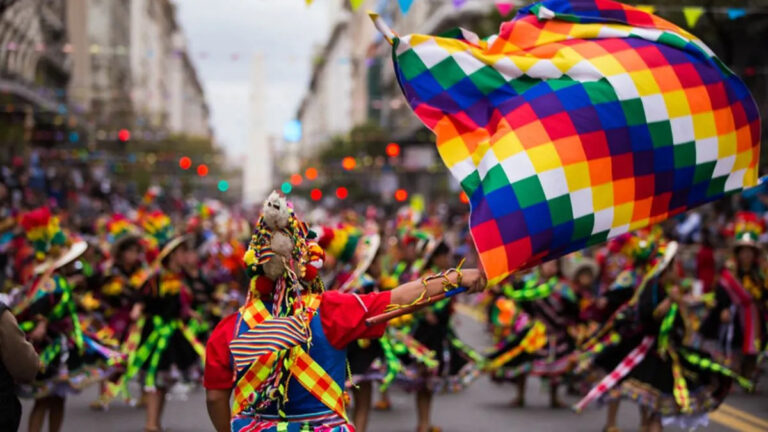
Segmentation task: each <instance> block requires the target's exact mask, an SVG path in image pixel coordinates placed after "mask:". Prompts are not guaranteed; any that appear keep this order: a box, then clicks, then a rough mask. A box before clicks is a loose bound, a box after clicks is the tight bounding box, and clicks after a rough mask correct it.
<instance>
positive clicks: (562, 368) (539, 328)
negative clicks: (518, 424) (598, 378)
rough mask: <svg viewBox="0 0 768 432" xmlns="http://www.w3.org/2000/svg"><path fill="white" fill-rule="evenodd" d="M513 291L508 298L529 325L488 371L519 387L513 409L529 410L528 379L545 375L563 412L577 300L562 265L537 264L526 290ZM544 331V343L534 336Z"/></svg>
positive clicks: (551, 396) (491, 361) (553, 402)
mask: <svg viewBox="0 0 768 432" xmlns="http://www.w3.org/2000/svg"><path fill="white" fill-rule="evenodd" d="M511 288H512V290H511V291H510V292H509V293H508V294H507V295H508V296H509V297H510V298H512V299H513V300H515V301H516V303H517V305H518V306H519V307H520V308H522V309H523V310H525V312H526V314H527V315H528V316H529V317H530V320H531V323H530V324H529V325H528V326H526V327H524V329H523V331H522V332H521V333H518V334H515V335H513V337H511V338H508V339H507V340H505V341H504V342H502V343H501V344H499V345H498V348H497V349H496V351H494V352H493V353H492V354H491V355H489V356H488V361H489V366H488V367H487V368H486V370H488V371H490V372H492V374H493V376H494V377H495V378H496V380H497V381H513V382H516V383H517V390H518V394H517V399H516V400H514V401H513V402H512V406H515V407H523V406H525V389H526V382H527V377H528V375H534V376H541V377H546V378H547V379H548V380H549V404H550V406H551V407H552V408H561V407H563V406H564V405H563V403H562V402H560V399H559V397H558V393H557V392H558V387H559V383H560V379H561V377H562V376H563V375H564V374H565V373H567V372H568V371H569V368H570V360H569V356H570V354H571V352H572V351H573V349H574V348H575V341H574V339H573V336H572V335H571V334H570V333H569V331H568V330H569V327H571V326H573V325H574V324H575V323H577V322H578V320H579V306H578V299H577V297H576V295H575V294H574V293H573V291H572V290H571V288H570V287H569V286H568V283H567V281H566V280H565V279H564V278H563V277H562V274H561V271H560V264H559V262H558V261H549V262H546V263H543V264H541V265H539V267H538V269H537V271H535V272H533V273H532V274H531V276H530V277H529V278H528V279H527V280H526V281H525V282H524V284H523V286H522V287H514V286H512V287H511ZM542 332H543V333H544V334H545V335H546V340H545V341H544V340H542V339H541V338H539V337H537V336H536V335H537V333H542ZM521 348H522V349H521ZM512 353H514V355H511V354H512Z"/></svg>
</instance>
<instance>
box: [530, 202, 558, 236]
mask: <svg viewBox="0 0 768 432" xmlns="http://www.w3.org/2000/svg"><path fill="white" fill-rule="evenodd" d="M523 214H524V215H525V223H526V225H528V231H529V232H530V233H531V234H536V233H540V232H542V231H544V230H546V229H548V228H550V227H551V226H552V218H551V216H550V214H549V205H547V202H546V201H544V202H540V203H538V204H534V205H532V206H530V207H527V208H525V209H523Z"/></svg>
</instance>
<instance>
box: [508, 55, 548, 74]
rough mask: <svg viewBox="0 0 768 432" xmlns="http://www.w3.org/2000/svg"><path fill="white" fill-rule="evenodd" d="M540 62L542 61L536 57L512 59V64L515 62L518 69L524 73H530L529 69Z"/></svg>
mask: <svg viewBox="0 0 768 432" xmlns="http://www.w3.org/2000/svg"><path fill="white" fill-rule="evenodd" d="M539 61H541V60H540V59H538V58H535V57H523V56H514V57H512V62H514V63H515V66H517V68H518V69H520V70H521V71H523V72H528V69H530V68H532V67H533V65H535V64H536V63H538V62H539Z"/></svg>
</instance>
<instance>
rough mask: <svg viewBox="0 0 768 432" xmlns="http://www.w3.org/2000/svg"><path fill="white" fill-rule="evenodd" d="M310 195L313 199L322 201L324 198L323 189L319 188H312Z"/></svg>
mask: <svg viewBox="0 0 768 432" xmlns="http://www.w3.org/2000/svg"><path fill="white" fill-rule="evenodd" d="M309 197H310V198H312V201H320V200H321V199H322V198H323V191H321V190H320V189H317V188H315V189H312V191H311V192H310V193H309Z"/></svg>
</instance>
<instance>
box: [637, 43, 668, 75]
mask: <svg viewBox="0 0 768 432" xmlns="http://www.w3.org/2000/svg"><path fill="white" fill-rule="evenodd" d="M635 52H636V53H637V55H639V56H640V57H641V58H642V59H643V61H644V62H645V64H646V65H647V66H648V67H649V68H651V69H656V68H662V67H669V71H670V72H672V67H670V66H669V61H668V60H667V58H666V57H664V54H662V53H661V51H659V49H658V48H656V46H655V45H647V46H644V47H640V48H635Z"/></svg>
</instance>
